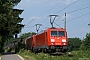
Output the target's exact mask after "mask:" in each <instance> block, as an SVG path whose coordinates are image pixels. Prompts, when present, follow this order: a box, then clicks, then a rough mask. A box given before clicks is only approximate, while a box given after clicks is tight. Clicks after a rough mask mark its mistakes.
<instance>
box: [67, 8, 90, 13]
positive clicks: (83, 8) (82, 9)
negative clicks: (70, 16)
mask: <svg viewBox="0 0 90 60" xmlns="http://www.w3.org/2000/svg"><path fill="white" fill-rule="evenodd" d="M87 8H90V6H87V7H83V8H79V9H76V10H73V11H69V12H66V13H73V12H76V11H80V10H84V9H87Z"/></svg>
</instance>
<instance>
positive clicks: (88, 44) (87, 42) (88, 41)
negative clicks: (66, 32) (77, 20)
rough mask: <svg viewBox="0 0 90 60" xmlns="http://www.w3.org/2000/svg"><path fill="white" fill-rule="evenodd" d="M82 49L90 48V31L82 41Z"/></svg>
mask: <svg viewBox="0 0 90 60" xmlns="http://www.w3.org/2000/svg"><path fill="white" fill-rule="evenodd" d="M81 49H82V50H90V33H87V34H86V37H85V38H84V40H83V41H82V45H81Z"/></svg>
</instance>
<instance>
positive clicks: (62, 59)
mask: <svg viewBox="0 0 90 60" xmlns="http://www.w3.org/2000/svg"><path fill="white" fill-rule="evenodd" d="M71 53H72V54H73V57H69V56H68V54H67V53H66V54H64V55H60V56H53V55H50V54H45V53H38V54H34V53H32V52H31V51H29V50H28V51H27V50H24V49H21V50H20V52H19V54H20V55H21V56H22V57H23V58H24V59H25V60H85V59H87V60H88V59H89V60H90V51H83V50H79V51H72V52H71Z"/></svg>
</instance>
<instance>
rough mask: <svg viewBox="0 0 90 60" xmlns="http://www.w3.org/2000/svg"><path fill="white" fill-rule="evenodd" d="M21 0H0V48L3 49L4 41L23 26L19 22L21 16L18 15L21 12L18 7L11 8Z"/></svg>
mask: <svg viewBox="0 0 90 60" xmlns="http://www.w3.org/2000/svg"><path fill="white" fill-rule="evenodd" d="M20 1H21V0H0V36H1V39H0V50H1V49H3V46H4V42H5V41H6V40H7V39H8V38H10V37H13V35H14V34H16V33H19V32H20V31H21V29H22V27H24V25H23V24H19V23H20V22H21V21H22V20H23V18H20V17H19V15H20V14H21V13H22V12H23V10H20V9H13V8H14V6H16V5H17V4H18V3H19V2H20Z"/></svg>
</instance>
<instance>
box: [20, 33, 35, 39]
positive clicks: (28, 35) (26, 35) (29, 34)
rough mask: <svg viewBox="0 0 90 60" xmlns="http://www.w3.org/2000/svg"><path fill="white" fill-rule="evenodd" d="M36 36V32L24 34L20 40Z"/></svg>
mask: <svg viewBox="0 0 90 60" xmlns="http://www.w3.org/2000/svg"><path fill="white" fill-rule="evenodd" d="M35 34H36V33H35V32H28V33H24V34H22V36H21V37H20V38H22V39H25V38H27V37H30V36H32V35H35Z"/></svg>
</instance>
